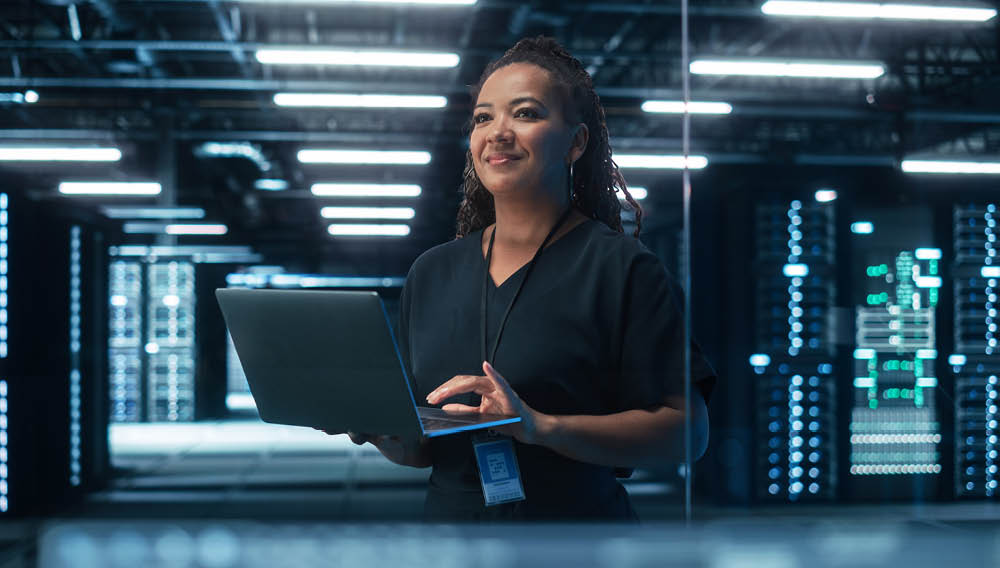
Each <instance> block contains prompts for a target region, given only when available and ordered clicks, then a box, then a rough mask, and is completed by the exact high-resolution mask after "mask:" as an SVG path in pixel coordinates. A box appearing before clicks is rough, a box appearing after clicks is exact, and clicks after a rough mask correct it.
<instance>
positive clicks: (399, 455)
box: [316, 428, 431, 467]
mask: <svg viewBox="0 0 1000 568" xmlns="http://www.w3.org/2000/svg"><path fill="white" fill-rule="evenodd" d="M316 430H320V431H322V432H324V433H326V434H328V435H330V436H333V435H336V434H344V433H346V434H347V436H348V437H349V438H350V439H351V441H352V442H354V443H355V444H357V445H359V446H363V445H364V444H367V443H371V445H373V446H375V448H376V449H377V450H378V451H379V452H381V453H382V455H383V456H385V457H386V459H388V460H389V461H391V462H393V463H397V464H399V465H408V466H411V467H430V465H431V463H430V455H429V452H428V450H427V447H426V444H425V443H423V442H418V443H414V442H410V443H407V442H404V441H403V439H402V438H400V437H399V436H381V435H375V434H363V433H358V432H350V431H348V432H331V431H329V430H323V429H322V428H316Z"/></svg>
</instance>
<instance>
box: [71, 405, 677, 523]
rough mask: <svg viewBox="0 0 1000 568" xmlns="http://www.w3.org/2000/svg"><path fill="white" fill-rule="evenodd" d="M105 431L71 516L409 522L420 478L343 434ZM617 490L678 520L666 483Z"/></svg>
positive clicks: (196, 427) (243, 427)
mask: <svg viewBox="0 0 1000 568" xmlns="http://www.w3.org/2000/svg"><path fill="white" fill-rule="evenodd" d="M109 435H110V446H111V455H112V464H113V465H114V467H115V468H116V470H117V475H116V477H115V479H114V480H113V481H112V483H111V485H110V487H109V488H108V490H106V491H102V492H99V493H96V494H94V495H92V496H91V497H90V498H89V499H88V501H87V503H86V504H85V506H84V508H83V509H84V510H82V511H80V514H84V515H87V516H98V517H109V516H110V517H127V516H140V517H141V516H146V515H150V514H152V515H155V516H160V517H169V518H184V517H192V516H198V517H200V516H203V515H204V514H206V513H208V514H211V515H212V516H214V517H219V518H247V517H251V518H274V519H287V518H295V519H330V520H348V521H351V520H402V521H419V520H420V518H421V511H422V508H423V498H424V491H425V488H426V483H427V477H428V475H429V474H430V470H429V469H415V468H410V467H404V466H398V465H395V464H393V463H391V462H389V461H388V460H386V459H385V458H384V457H382V455H381V454H379V453H378V451H377V450H375V448H374V447H372V446H371V445H365V446H356V445H354V444H353V443H352V442H351V441H350V439H349V438H348V437H347V436H346V435H336V436H329V435H327V434H325V433H323V432H319V431H316V430H312V429H310V428H300V427H294V426H280V425H275V424H266V423H263V422H260V421H259V420H257V419H247V420H234V421H218V422H199V423H193V424H115V425H112V426H111V428H110V434H109ZM626 486H627V488H628V490H629V492H630V493H631V494H632V495H633V499H634V500H635V502H636V506H637V508H638V509H640V513H641V514H643V517H644V518H659V519H662V518H670V519H676V518H678V517H677V505H678V498H677V496H676V494H675V492H674V491H673V489H674V487H673V485H671V484H667V483H662V482H656V481H654V480H652V479H651V478H650V477H649V476H648V474H646V473H644V472H641V471H640V472H636V474H635V475H634V476H633V478H632V479H631V480H629V482H628V483H627V484H626ZM154 510H155V512H153V511H154Z"/></svg>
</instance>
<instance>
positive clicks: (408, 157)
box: [298, 150, 431, 165]
mask: <svg viewBox="0 0 1000 568" xmlns="http://www.w3.org/2000/svg"><path fill="white" fill-rule="evenodd" d="M298 158H299V161H300V162H302V163H303V164H397V165H424V164H427V163H429V162H430V161H431V153H430V152H408V151H395V150H385V151H382V150H299V153H298Z"/></svg>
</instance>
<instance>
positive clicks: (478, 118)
mask: <svg viewBox="0 0 1000 568" xmlns="http://www.w3.org/2000/svg"><path fill="white" fill-rule="evenodd" d="M489 118H490V115H488V114H486V113H485V112H481V113H479V114H477V115H476V116H474V117H472V122H474V123H476V124H479V123H481V122H483V121H485V120H488V119H489Z"/></svg>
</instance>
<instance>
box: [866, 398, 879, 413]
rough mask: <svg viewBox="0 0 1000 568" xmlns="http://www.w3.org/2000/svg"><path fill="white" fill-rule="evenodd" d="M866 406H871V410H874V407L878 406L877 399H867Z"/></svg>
mask: <svg viewBox="0 0 1000 568" xmlns="http://www.w3.org/2000/svg"><path fill="white" fill-rule="evenodd" d="M868 408H871V409H872V410H875V409H876V408H878V400H876V399H874V398H873V399H871V400H869V401H868Z"/></svg>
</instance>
